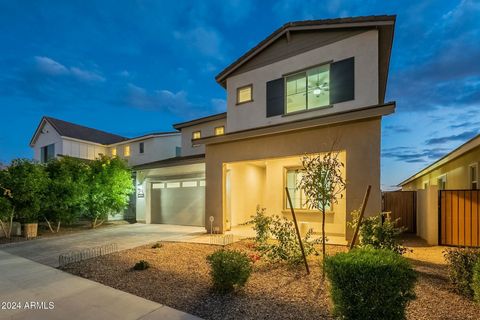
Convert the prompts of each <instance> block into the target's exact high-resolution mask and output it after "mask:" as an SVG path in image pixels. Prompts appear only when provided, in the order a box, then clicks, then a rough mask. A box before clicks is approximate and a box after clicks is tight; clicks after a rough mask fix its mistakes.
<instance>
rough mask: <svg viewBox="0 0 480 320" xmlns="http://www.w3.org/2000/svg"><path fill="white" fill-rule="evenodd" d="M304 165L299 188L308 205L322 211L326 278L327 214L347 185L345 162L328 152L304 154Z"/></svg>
mask: <svg viewBox="0 0 480 320" xmlns="http://www.w3.org/2000/svg"><path fill="white" fill-rule="evenodd" d="M302 166H303V169H302V171H303V175H302V176H301V179H300V182H299V184H298V188H300V189H302V190H303V192H304V193H305V195H306V203H307V205H308V207H310V208H311V209H317V210H320V211H321V212H322V258H323V272H322V274H323V277H324V278H325V256H326V253H325V242H326V236H325V216H326V211H327V209H328V208H330V207H331V205H332V204H335V203H338V199H340V198H342V197H343V191H344V190H345V185H346V183H345V179H344V178H343V174H342V169H343V167H344V164H343V163H342V162H341V161H340V160H339V159H338V153H335V152H328V153H325V154H323V155H305V156H303V157H302Z"/></svg>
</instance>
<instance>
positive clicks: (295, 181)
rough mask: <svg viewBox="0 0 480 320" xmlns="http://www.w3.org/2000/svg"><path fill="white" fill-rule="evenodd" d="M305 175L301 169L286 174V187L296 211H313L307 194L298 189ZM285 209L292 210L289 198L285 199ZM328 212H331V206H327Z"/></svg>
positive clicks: (289, 170) (290, 170) (288, 170)
mask: <svg viewBox="0 0 480 320" xmlns="http://www.w3.org/2000/svg"><path fill="white" fill-rule="evenodd" d="M303 174H304V173H303V172H302V171H301V170H300V169H287V170H286V174H285V186H286V187H287V188H288V193H289V194H290V198H291V200H292V204H293V208H294V209H296V210H311V209H310V208H309V206H308V204H307V197H306V195H305V192H304V191H303V190H302V189H301V188H298V186H299V184H300V181H301V180H302V175H303ZM284 209H290V204H289V203H288V199H287V197H285V203H284ZM326 211H327V212H328V211H331V205H330V206H327V208H326Z"/></svg>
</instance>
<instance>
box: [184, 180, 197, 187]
mask: <svg viewBox="0 0 480 320" xmlns="http://www.w3.org/2000/svg"><path fill="white" fill-rule="evenodd" d="M196 186H197V181H184V182H182V187H183V188H188V187H196Z"/></svg>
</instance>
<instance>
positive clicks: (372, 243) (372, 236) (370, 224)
mask: <svg viewBox="0 0 480 320" xmlns="http://www.w3.org/2000/svg"><path fill="white" fill-rule="evenodd" d="M359 215H360V213H359V212H358V211H353V212H352V222H351V223H349V225H350V227H352V228H353V229H354V230H355V228H356V227H357V224H358V218H359ZM399 220H400V218H399V219H396V220H394V221H391V220H390V219H388V218H385V221H383V222H382V214H381V213H380V214H378V215H375V216H372V217H368V218H364V219H363V220H362V225H361V226H360V230H359V236H360V237H359V238H360V239H359V240H360V242H359V247H370V248H373V249H387V250H390V251H393V252H396V253H399V254H404V253H405V252H406V251H407V250H408V249H407V248H405V247H403V246H402V245H401V244H400V242H399V239H398V238H399V236H400V235H401V234H402V233H403V232H404V231H405V228H397V227H396V225H397V223H398V221H399Z"/></svg>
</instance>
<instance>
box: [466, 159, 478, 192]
mask: <svg viewBox="0 0 480 320" xmlns="http://www.w3.org/2000/svg"><path fill="white" fill-rule="evenodd" d="M473 167H475V175H476V177H475V180H472V177H471V175H470V172H471V171H470V168H473ZM474 182H475V183H476V184H477V189H478V162H472V163H470V164H469V165H468V187H469V189H471V188H472V184H473V183H474Z"/></svg>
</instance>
